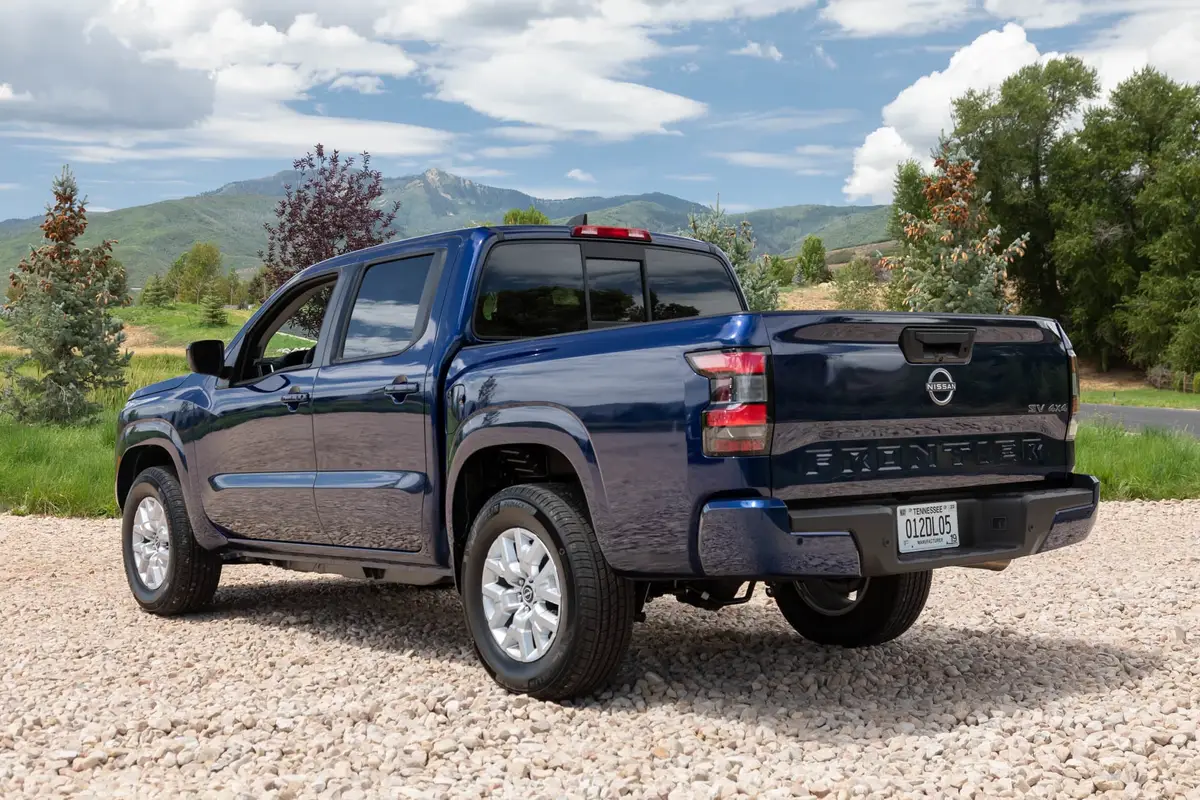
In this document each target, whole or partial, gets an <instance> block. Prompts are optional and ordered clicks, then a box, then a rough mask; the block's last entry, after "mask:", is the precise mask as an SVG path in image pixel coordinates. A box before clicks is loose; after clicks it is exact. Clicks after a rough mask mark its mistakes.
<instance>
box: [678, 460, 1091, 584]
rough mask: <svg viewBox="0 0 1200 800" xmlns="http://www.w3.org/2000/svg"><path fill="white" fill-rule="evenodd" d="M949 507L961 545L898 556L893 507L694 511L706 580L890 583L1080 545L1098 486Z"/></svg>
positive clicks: (715, 507) (731, 504)
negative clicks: (880, 579) (862, 579)
mask: <svg viewBox="0 0 1200 800" xmlns="http://www.w3.org/2000/svg"><path fill="white" fill-rule="evenodd" d="M922 499H925V500H929V501H936V500H937V499H939V498H936V497H928V498H922ZM947 499H955V500H957V502H958V514H959V527H960V532H959V535H960V539H961V544H960V546H958V547H955V548H950V549H946V550H934V551H928V552H924V553H905V554H901V553H900V552H899V550H898V548H897V546H896V520H895V505H886V504H883V505H854V506H841V507H832V508H821V509H803V510H792V509H789V508H788V507H787V506H786V505H785V504H784V503H783V501H781V500H777V499H774V498H754V499H747V500H714V501H712V502H710V503H708V504H707V505H705V506H704V508H703V509H702V510H701V512H700V526H699V533H698V540H697V551H698V554H699V557H700V564H701V566H702V567H703V571H704V574H705V575H706V576H711V577H729V578H734V577H737V578H745V579H759V580H767V579H771V578H797V577H858V576H879V575H896V574H899V573H903V572H919V571H921V570H927V569H934V568H936V567H962V566H970V565H972V564H981V563H984V562H988V561H1000V560H1007V559H1013V558H1021V557H1023V556H1030V555H1034V554H1035V553H1044V552H1046V551H1048V550H1055V549H1058V548H1060V547H1066V546H1067V545H1072V544H1076V543H1078V542H1081V541H1083V540H1084V539H1086V538H1087V537H1088V534H1090V533H1091V531H1092V526H1093V525H1094V524H1095V520H1096V509H1097V507H1098V505H1099V502H1100V482H1099V481H1098V480H1096V479H1095V478H1093V477H1092V476H1090V475H1073V476H1072V478H1071V481H1070V485H1069V486H1067V487H1066V488H1060V489H1037V490H1031V491H1025V492H1008V493H1000V494H990V495H987V496H983V497H977V498H972V497H965V498H964V497H947Z"/></svg>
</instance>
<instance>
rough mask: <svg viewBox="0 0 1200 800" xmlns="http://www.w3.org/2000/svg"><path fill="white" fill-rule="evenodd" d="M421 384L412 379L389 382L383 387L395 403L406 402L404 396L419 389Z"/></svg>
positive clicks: (384, 391)
mask: <svg viewBox="0 0 1200 800" xmlns="http://www.w3.org/2000/svg"><path fill="white" fill-rule="evenodd" d="M420 388H421V385H420V384H418V383H413V382H412V381H404V382H402V383H389V384H388V385H387V386H385V387H383V393H384V394H386V395H389V396H390V397H391V398H392V402H394V403H402V402H404V398H405V397H407V396H408V395H410V394H412V393H413V392H416V391H419V390H420Z"/></svg>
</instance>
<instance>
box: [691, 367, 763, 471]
mask: <svg viewBox="0 0 1200 800" xmlns="http://www.w3.org/2000/svg"><path fill="white" fill-rule="evenodd" d="M767 354H768V351H766V350H713V351H709V352H704V353H689V354H688V356H687V360H688V363H689V364H691V365H692V369H694V370H695V371H696V372H698V373H699V374H701V375H703V376H705V377H706V378H708V389H709V406H708V407H707V408H706V409H705V410H704V412H703V413H702V414H701V428H702V429H703V439H704V454H705V455H708V456H718V457H722V456H737V455H765V454H767V453H769V452H770V451H771V431H772V425H771V419H770V414H769V413H768V406H767V400H768V397H767Z"/></svg>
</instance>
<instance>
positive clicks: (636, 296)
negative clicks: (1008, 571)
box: [116, 224, 1099, 698]
mask: <svg viewBox="0 0 1200 800" xmlns="http://www.w3.org/2000/svg"><path fill="white" fill-rule="evenodd" d="M188 358H189V364H190V366H191V369H192V370H193V374H191V375H188V376H185V377H179V378H175V379H172V380H168V381H164V382H162V383H158V384H155V385H153V386H148V387H146V388H144V389H140V390H138V391H137V392H135V393H134V394H133V395H132V396H131V397H130V399H129V403H128V405H127V406H126V407H125V409H124V411H123V412H122V414H121V416H120V421H119V423H118V425H119V430H118V436H117V447H116V451H117V452H116V458H117V479H116V493H117V500H118V502H119V503H120V506H121V507H122V508H123V509H124V527H123V547H124V561H125V570H126V574H127V576H128V579H129V584H130V587H131V588H132V590H133V594H134V596H135V597H136V599H137V601H138V603H140V604H141V605H142V606H143V607H144V608H145V609H146V610H147V611H150V612H153V613H156V614H164V615H165V614H178V613H182V612H187V611H191V610H194V609H197V608H200V607H202V606H203V605H204V604H206V603H208V602H209V601H210V600H211V599H212V597H213V594H214V592H215V591H216V588H217V583H218V581H219V580H220V575H221V569H222V567H224V566H225V565H229V564H245V563H255V564H273V565H276V566H280V567H285V568H288V569H295V570H302V571H315V572H331V573H337V574H341V575H346V576H351V577H355V578H365V579H371V580H381V581H398V582H402V583H411V584H424V585H430V584H441V583H445V584H451V585H453V586H455V587H456V588H457V591H458V592H459V593H460V594H461V597H462V603H463V607H464V610H465V616H466V624H467V626H468V627H469V629H470V632H471V635H472V637H473V639H474V642H475V645H476V648H477V650H478V652H479V656H480V660H481V661H482V663H483V664H484V666H485V667H486V669H487V670H488V672H489V673H491V674H492V675H493V676H494V677H495V679H496V680H497V681H498V682H499V683H500V684H502V685H503V686H505V687H507V688H508V689H510V690H513V691H518V692H526V693H529V694H531V695H534V696H537V697H542V698H568V697H573V696H578V695H580V694H584V693H587V692H590V691H592V690H594V689H596V688H597V687H599V686H600V685H602V684H603V683H604V682H605V681H606V680H607V679H608V678H609V677H610V676H611V675H612V673H613V672H614V670H615V669H616V668H617V667H618V665H619V663H620V661H621V658H622V655H623V653H624V651H625V649H626V647H627V645H628V643H629V640H630V636H631V633H632V630H633V625H634V622H635V621H636V620H638V619H640V618H641V616H642V613H643V608H644V606H645V604H646V602H647V601H649V600H651V599H654V598H656V597H661V596H664V595H673V596H674V597H676V598H677V599H679V600H681V601H683V602H686V603H690V604H693V605H696V606H699V607H702V608H708V609H718V608H722V607H725V606H730V605H735V604H738V603H741V602H745V600H747V599H748V598H749V597H750V594H751V592H753V590H754V587H755V585H756V583H757V582H763V583H765V585H766V589H767V592H768V593H769V594H770V595H771V596H772V597H774V598H775V600H776V602H777V603H778V605H779V608H780V610H781V611H782V612H783V614H784V616H785V617H786V618H787V620H788V622H789V623H791V624H792V626H793V627H794V628H795V629H796V630H797V631H798V632H799V633H800V634H801V635H802V636H804V637H806V638H808V639H810V640H813V641H815V642H819V643H823V644H833V645H842V646H848V647H854V646H862V645H875V644H880V643H883V642H886V641H888V640H890V639H893V638H895V637H896V636H899V635H900V634H902V633H903V632H904V631H905V630H907V629H908V628H909V627H910V626H911V625H912V624H913V623H914V622H915V621H916V619H917V616H918V615H919V614H920V612H921V610H922V608H923V606H924V604H925V601H926V599H927V597H928V594H929V588H930V579H931V575H932V571H933V570H934V569H936V568H939V567H983V568H990V569H1001V568H1003V567H1004V566H1005V565H1006V564H1007V563H1008V562H1009V561H1010V560H1012V559H1013V558H1017V557H1020V556H1027V555H1032V554H1035V553H1041V552H1045V551H1047V550H1052V549H1054V548H1058V547H1063V546H1064V545H1069V544H1073V543H1075V542H1078V541H1080V540H1082V539H1083V538H1084V537H1086V536H1087V535H1088V533H1089V532H1090V530H1091V527H1092V523H1093V520H1094V517H1095V513H1096V508H1097V504H1098V501H1099V484H1098V483H1097V481H1096V480H1095V479H1094V478H1091V477H1089V476H1086V475H1079V474H1075V473H1074V472H1073V469H1072V468H1073V466H1074V460H1075V453H1074V447H1075V446H1074V431H1075V419H1074V416H1075V412H1076V410H1077V408H1078V383H1077V378H1076V374H1075V366H1074V365H1075V359H1074V354H1073V353H1072V350H1071V345H1070V342H1069V341H1068V339H1067V336H1066V335H1065V333H1064V331H1063V330H1062V328H1061V327H1060V326H1059V325H1058V324H1057V323H1056V322H1054V321H1052V320H1046V319H1034V318H1028V317H999V316H997V317H976V316H943V315H922V314H886V313H873V312H867V313H856V312H841V311H822V312H773V313H752V312H748V311H746V305H745V300H744V298H743V296H742V294H741V290H740V289H739V287H738V285H737V282H736V280H735V277H734V274H733V271H732V270H731V268H730V265H729V262H728V260H727V259H726V258H725V256H724V255H723V254H722V253H721V251H720V250H719V249H717V248H715V247H712V246H710V245H708V244H705V243H702V242H697V241H694V240H691V239H686V238H680V237H676V236H667V235H660V234H653V235H652V234H650V233H648V232H646V231H643V230H637V229H625V228H607V227H600V226H594V225H587V224H583V225H577V226H573V227H550V226H546V227H482V228H475V229H470V230H462V231H455V232H451V233H444V234H438V235H434V236H427V237H423V238H418V239H410V240H407V241H402V242H395V243H391V244H385V245H381V246H379V247H374V248H371V249H368V250H362V251H359V252H355V253H349V254H346V255H343V256H338V257H336V258H333V259H331V260H329V261H326V262H324V263H321V264H317V265H316V266H313V267H311V268H309V269H307V270H305V271H303V272H302V273H300V274H299V275H297V276H296V277H295V278H293V279H292V280H291V281H289V282H288V283H287V284H286V285H285V286H283V287H281V288H280V289H279V290H278V291H276V292H275V294H274V295H273V296H272V297H271V298H270V299H269V300H268V301H267V302H266V303H264V304H263V306H262V307H261V308H260V309H259V310H258V311H257V312H256V313H255V314H254V315H253V316H252V317H251V318H250V320H249V322H247V323H246V326H245V327H244V328H243V329H242V330H241V332H240V333H238V335H237V336H235V337H234V339H233V341H231V342H230V343H229V344H228V345H226V344H224V343H222V342H219V341H201V342H196V343H194V344H192V345H191V346H190V347H189V349H188Z"/></svg>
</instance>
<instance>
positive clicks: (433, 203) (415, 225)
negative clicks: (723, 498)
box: [0, 169, 888, 287]
mask: <svg viewBox="0 0 1200 800" xmlns="http://www.w3.org/2000/svg"><path fill="white" fill-rule="evenodd" d="M298 178H299V176H298V175H297V173H295V172H292V171H284V172H280V173H277V174H275V175H271V176H269V177H265V178H257V179H254V180H246V181H237V182H235V183H230V184H226V185H225V186H222V187H221V188H220V189H216V190H214V191H211V192H205V193H203V194H200V195H196V196H194V197H185V198H182V199H179V200H165V201H162V202H158V203H152V204H150V205H144V206H135V207H132V208H123V209H119V210H117V211H108V212H103V213H91V214H89V216H88V221H89V226H88V230H87V233H86V234H85V236H84V237H83V243H84V244H85V245H86V244H93V243H95V242H98V241H100V240H101V239H115V240H117V242H118V244H117V246H116V248H115V250H114V252H115V255H116V257H117V258H119V259H120V260H121V261H122V262H123V263H124V264H125V267H126V270H127V272H128V274H129V285H130V286H132V287H137V286H141V285H142V283H143V282H144V281H145V279H146V278H147V277H148V276H149V275H151V274H153V273H155V272H159V271H163V270H165V269H166V268H167V267H168V266H170V264H171V262H172V261H174V260H175V258H176V257H177V256H178V255H179V254H180V253H182V252H184V251H185V250H187V249H188V248H189V247H191V246H192V244H194V243H195V242H215V243H216V244H217V245H218V246H220V248H221V252H222V253H223V254H224V255H225V264H226V266H227V267H232V268H234V269H237V270H247V269H253V268H254V267H256V266H258V263H259V259H258V251H259V250H260V249H262V248H264V247H265V245H266V234H265V233H264V231H263V223H265V222H269V221H273V220H274V210H275V205H276V204H277V203H278V201H279V198H281V197H282V196H283V195H284V187H285V185H287V184H291V185H296V184H297V183H298ZM383 186H384V199H385V200H387V201H392V200H399V201H400V211H399V214H398V215H397V217H396V228H397V231H398V233H397V236H398V237H405V236H419V235H422V234H426V233H433V232H435V231H441V230H451V229H454V228H463V227H470V226H472V225H476V224H482V223H487V222H491V223H498V222H500V220H501V219H503V217H504V213H505V212H506V211H508V210H509V209H511V208H528V207H529V206H531V205H532V206H535V207H537V208H539V209H541V210H542V212H544V213H545V214H546V216H548V217H550V218H551V219H552V220H553V221H555V222H565V221H566V220H567V219H568V218H570V217H572V216H574V215H576V214H582V213H586V214H587V215H588V221H589V222H593V223H598V224H604V225H624V226H629V227H636V228H646V229H649V230H651V231H662V232H667V233H674V232H677V231H680V230H682V229H684V228H686V227H687V223H688V217H689V215H691V214H696V213H703V212H705V211H707V210H708V209H707V208H706V207H705V206H703V205H700V204H699V203H694V202H691V201H689V200H684V199H682V198H679V197H674V196H672V195H669V194H661V193H658V192H653V193H649V194H638V195H619V196H616V197H574V198H570V199H566V200H544V199H539V198H536V197H532V196H530V195H528V194H525V193H524V192H519V191H516V190H515V189H501V188H497V187H494V186H486V185H484V184H480V183H476V182H474V181H471V180H468V179H466V178H461V177H459V176H457V175H452V174H450V173H448V172H444V171H442V170H438V169H429V170H426V171H425V172H423V173H421V174H419V175H408V176H405V177H400V178H385V179H384V182H383ZM887 214H888V206H824V205H799V206H784V207H781V208H770V209H762V210H757V211H750V212H747V213H745V214H737V215H734V214H731V215H730V217H731V218H732V219H735V220H740V219H746V220H748V221H749V222H750V224H751V225H752V226H753V228H754V235H755V237H756V239H757V241H758V251H759V252H764V253H775V254H793V253H795V252H796V251H798V250H799V247H800V243H801V242H802V241H803V240H804V237H805V236H807V235H808V234H810V233H811V234H816V235H817V236H820V237H821V238H822V240H824V242H825V247H826V248H827V249H829V250H832V249H835V248H841V247H851V246H855V245H863V244H869V243H872V242H881V241H884V240H885V239H887V233H886V231H885V227H886V224H887ZM40 222H41V218H31V219H23V220H21V219H17V220H7V221H3V222H0V265H8V266H9V267H10V268H11V267H12V266H15V265H16V264H17V262H18V261H19V260H20V259H21V258H22V257H24V256H25V255H27V254H28V252H29V248H30V246H36V245H38V244H39V243H40V240H41V232H40V230H39V229H38V225H39V224H40Z"/></svg>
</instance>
